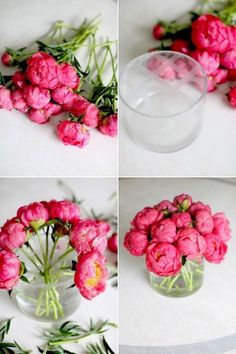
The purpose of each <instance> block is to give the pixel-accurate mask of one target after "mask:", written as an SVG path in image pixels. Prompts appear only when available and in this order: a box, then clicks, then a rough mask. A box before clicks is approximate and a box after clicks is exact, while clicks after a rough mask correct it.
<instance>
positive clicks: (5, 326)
mask: <svg viewBox="0 0 236 354" xmlns="http://www.w3.org/2000/svg"><path fill="white" fill-rule="evenodd" d="M11 321H12V319H11V318H10V319H7V320H4V321H2V322H0V342H2V341H3V340H4V338H5V336H6V334H7V333H8V332H9V329H10V326H11Z"/></svg>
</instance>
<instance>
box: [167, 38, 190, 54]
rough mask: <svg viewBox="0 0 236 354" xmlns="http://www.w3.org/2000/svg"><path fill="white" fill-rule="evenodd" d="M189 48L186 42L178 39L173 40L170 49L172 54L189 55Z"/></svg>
mask: <svg viewBox="0 0 236 354" xmlns="http://www.w3.org/2000/svg"><path fill="white" fill-rule="evenodd" d="M189 46H190V44H189V42H188V41H186V40H184V39H181V38H180V39H175V40H174V41H173V43H172V44H171V47H170V49H171V50H173V51H174V52H179V53H184V54H189V53H190V49H189Z"/></svg>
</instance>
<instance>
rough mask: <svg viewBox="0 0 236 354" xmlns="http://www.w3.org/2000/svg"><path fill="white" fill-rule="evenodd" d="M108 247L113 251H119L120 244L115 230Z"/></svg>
mask: <svg viewBox="0 0 236 354" xmlns="http://www.w3.org/2000/svg"><path fill="white" fill-rule="evenodd" d="M107 245H108V248H109V250H110V251H111V252H113V253H117V249H118V245H117V233H116V232H115V233H114V234H112V235H111V237H110V238H109V239H108V243H107Z"/></svg>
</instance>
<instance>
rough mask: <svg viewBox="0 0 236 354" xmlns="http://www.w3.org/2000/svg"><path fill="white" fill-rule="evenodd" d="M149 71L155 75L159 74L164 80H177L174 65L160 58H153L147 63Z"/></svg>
mask: <svg viewBox="0 0 236 354" xmlns="http://www.w3.org/2000/svg"><path fill="white" fill-rule="evenodd" d="M147 69H148V70H149V71H151V72H152V73H154V74H157V75H158V76H159V77H161V78H162V79H166V80H173V79H175V78H176V73H175V70H174V68H173V67H172V64H169V63H168V60H166V61H163V60H161V59H160V57H159V56H153V57H152V58H150V59H149V60H148V61H147Z"/></svg>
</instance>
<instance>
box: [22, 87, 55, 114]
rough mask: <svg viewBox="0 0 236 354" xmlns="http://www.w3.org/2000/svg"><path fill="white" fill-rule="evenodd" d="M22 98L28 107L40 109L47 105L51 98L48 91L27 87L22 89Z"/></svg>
mask: <svg viewBox="0 0 236 354" xmlns="http://www.w3.org/2000/svg"><path fill="white" fill-rule="evenodd" d="M24 98H25V101H26V103H27V104H28V105H29V106H30V107H32V108H34V109H42V108H44V107H45V106H46V105H47V104H48V103H49V101H50V99H51V96H50V92H49V90H46V89H44V88H40V87H38V86H32V85H28V86H26V87H25V88H24Z"/></svg>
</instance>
